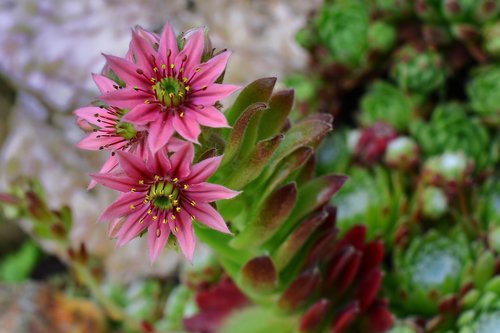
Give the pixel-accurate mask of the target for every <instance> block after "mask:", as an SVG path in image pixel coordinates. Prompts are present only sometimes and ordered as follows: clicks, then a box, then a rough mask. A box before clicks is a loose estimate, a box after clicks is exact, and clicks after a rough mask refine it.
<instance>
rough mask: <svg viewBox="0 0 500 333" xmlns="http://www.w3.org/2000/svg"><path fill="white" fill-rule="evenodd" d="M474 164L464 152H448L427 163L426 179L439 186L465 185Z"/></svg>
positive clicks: (425, 167)
mask: <svg viewBox="0 0 500 333" xmlns="http://www.w3.org/2000/svg"><path fill="white" fill-rule="evenodd" d="M472 163H473V162H472V161H469V160H468V159H467V157H466V156H465V154H464V153H462V152H446V153H444V154H443V155H440V156H435V157H432V158H430V159H428V160H427V161H426V162H425V165H424V179H427V180H429V181H430V182H431V183H438V184H440V183H441V184H442V183H443V182H444V183H445V184H447V183H455V184H463V183H464V182H465V180H466V179H467V177H468V175H469V174H470V172H471V169H472Z"/></svg>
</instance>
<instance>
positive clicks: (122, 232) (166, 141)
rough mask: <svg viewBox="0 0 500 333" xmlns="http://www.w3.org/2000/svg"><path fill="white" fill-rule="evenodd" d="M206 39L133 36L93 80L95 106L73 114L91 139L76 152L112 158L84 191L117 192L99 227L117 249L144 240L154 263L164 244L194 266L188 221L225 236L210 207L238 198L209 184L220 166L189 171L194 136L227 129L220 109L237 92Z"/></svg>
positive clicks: (223, 59) (193, 33)
mask: <svg viewBox="0 0 500 333" xmlns="http://www.w3.org/2000/svg"><path fill="white" fill-rule="evenodd" d="M205 39H206V38H205V29H203V28H199V29H194V30H190V31H188V32H187V33H185V34H183V35H181V36H179V37H177V36H176V35H175V33H174V31H173V29H172V27H171V26H170V24H168V23H167V24H166V25H165V27H164V28H163V31H162V33H161V35H157V34H155V33H153V32H149V31H146V30H143V29H142V28H139V27H138V28H136V29H134V30H133V31H132V41H131V43H130V49H129V52H128V53H127V55H126V56H125V58H119V57H115V56H111V55H105V58H106V60H107V65H106V67H105V70H104V71H103V74H99V75H94V76H93V78H94V81H95V83H96V84H97V86H98V88H99V90H100V92H101V93H102V95H101V96H100V97H99V101H98V102H96V103H95V105H91V106H86V107H82V108H80V109H78V110H76V111H75V114H76V116H77V118H78V120H79V123H80V124H81V123H82V121H83V122H87V123H88V124H87V125H88V126H86V127H87V128H90V129H91V130H90V134H89V135H88V136H87V137H86V138H85V139H83V140H82V141H81V142H80V143H78V145H77V146H78V147H79V148H82V149H88V150H107V151H109V152H110V156H109V158H108V160H107V161H106V162H105V163H104V165H103V166H102V168H101V170H100V172H99V173H96V174H92V175H91V176H92V179H93V181H92V182H91V184H90V186H89V187H93V186H94V185H95V184H96V183H100V184H102V185H104V186H106V187H109V188H112V189H115V190H117V191H119V192H121V195H120V196H119V198H118V199H117V200H116V201H115V202H114V203H112V204H111V205H110V206H109V207H108V208H107V209H106V211H104V213H103V214H102V215H101V217H100V220H110V221H112V223H111V225H110V235H113V236H115V237H116V238H118V245H123V244H125V243H127V242H128V241H130V240H132V239H133V238H135V237H136V236H138V235H140V234H142V233H144V232H146V231H147V233H148V241H149V252H150V257H151V260H152V261H154V260H156V258H157V257H158V255H159V253H160V251H161V250H162V249H163V248H164V247H165V245H166V244H167V241H168V240H169V238H170V237H175V238H176V239H177V241H178V244H179V246H180V248H181V250H182V252H183V253H184V255H185V256H186V257H187V258H188V259H189V260H191V259H192V256H193V252H194V245H195V238H194V232H193V227H192V223H193V221H195V220H197V221H199V222H201V223H203V224H205V225H207V226H208V227H211V228H213V229H215V230H218V231H221V232H224V233H229V232H230V231H229V229H228V227H227V226H226V224H225V222H224V220H223V218H222V217H221V215H220V214H219V213H218V212H217V210H216V209H214V208H213V207H212V205H210V203H211V202H214V201H216V200H219V199H229V198H232V197H234V196H236V195H237V194H238V192H235V191H232V190H229V189H227V188H225V187H223V186H220V185H216V184H210V183H207V182H206V181H207V179H208V178H209V177H210V176H211V175H212V174H213V173H214V172H215V171H216V170H217V168H218V166H219V164H220V161H221V157H220V156H218V157H211V158H207V159H204V160H202V161H200V162H198V163H196V164H193V159H194V153H195V149H194V146H193V144H194V143H198V137H199V135H200V133H201V128H200V126H207V127H214V128H220V127H228V123H227V121H226V118H225V116H224V114H223V113H222V112H221V111H220V110H219V108H218V107H217V102H218V101H219V100H221V99H224V98H225V97H227V96H229V95H230V94H231V93H232V92H234V91H235V90H237V89H238V87H237V86H234V85H228V84H222V83H219V81H220V78H221V76H222V74H223V72H224V70H225V68H226V64H227V61H228V58H229V56H230V52H229V51H224V52H221V53H219V54H217V55H214V54H213V51H212V50H210V51H209V52H207V51H206V49H207V48H206V44H207V41H206V40H205Z"/></svg>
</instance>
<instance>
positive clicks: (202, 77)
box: [188, 51, 231, 86]
mask: <svg viewBox="0 0 500 333" xmlns="http://www.w3.org/2000/svg"><path fill="white" fill-rule="evenodd" d="M230 55H231V52H229V51H226V52H222V53H221V54H218V55H216V56H215V57H213V58H212V59H210V60H208V61H207V62H205V63H203V64H201V65H199V66H196V68H199V69H200V71H198V72H196V71H194V72H192V74H191V73H188V77H189V78H192V79H191V82H192V83H193V85H199V86H203V85H205V84H206V85H210V84H212V83H214V82H215V80H217V78H218V77H219V76H220V75H221V74H222V73H223V72H224V69H225V68H226V65H227V61H228V59H229V56H230ZM196 68H193V69H196Z"/></svg>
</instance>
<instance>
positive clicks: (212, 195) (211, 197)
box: [187, 183, 240, 202]
mask: <svg viewBox="0 0 500 333" xmlns="http://www.w3.org/2000/svg"><path fill="white" fill-rule="evenodd" d="M187 191H188V193H189V197H190V198H191V199H193V200H194V201H196V202H198V201H199V202H212V201H217V200H221V199H231V198H234V197H235V196H237V195H238V194H240V192H238V191H233V190H230V189H228V188H226V187H224V186H222V185H218V184H210V183H201V184H192V185H190V186H189V189H188V190H187Z"/></svg>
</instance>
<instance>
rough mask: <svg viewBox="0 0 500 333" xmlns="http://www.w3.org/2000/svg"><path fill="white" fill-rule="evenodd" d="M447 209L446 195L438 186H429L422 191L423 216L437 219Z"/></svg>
mask: <svg viewBox="0 0 500 333" xmlns="http://www.w3.org/2000/svg"><path fill="white" fill-rule="evenodd" d="M447 211H448V200H447V199H446V195H445V193H444V192H443V190H441V189H440V188H438V187H434V186H430V187H427V188H425V189H424V190H423V192H422V212H423V214H424V216H425V217H428V218H431V219H438V218H440V217H441V216H443V215H444V214H445V213H446V212H447Z"/></svg>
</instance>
